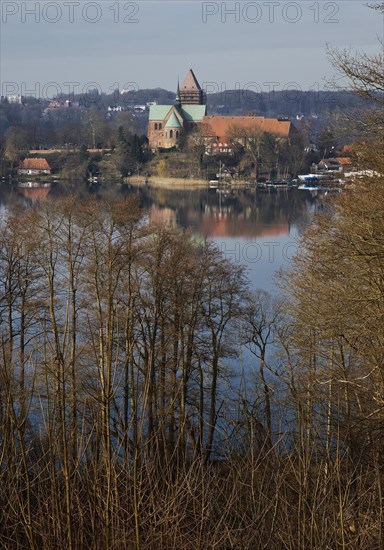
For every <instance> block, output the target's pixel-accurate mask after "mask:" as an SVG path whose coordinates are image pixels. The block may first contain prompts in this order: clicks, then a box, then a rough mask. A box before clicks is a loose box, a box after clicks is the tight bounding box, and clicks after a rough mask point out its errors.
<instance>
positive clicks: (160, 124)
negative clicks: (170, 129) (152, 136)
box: [159, 122, 163, 130]
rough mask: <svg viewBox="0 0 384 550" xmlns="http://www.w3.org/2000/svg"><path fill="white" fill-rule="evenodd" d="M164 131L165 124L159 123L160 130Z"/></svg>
mask: <svg viewBox="0 0 384 550" xmlns="http://www.w3.org/2000/svg"><path fill="white" fill-rule="evenodd" d="M162 129H163V123H162V122H159V130H162Z"/></svg>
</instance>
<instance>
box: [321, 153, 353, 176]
mask: <svg viewBox="0 0 384 550" xmlns="http://www.w3.org/2000/svg"><path fill="white" fill-rule="evenodd" d="M352 169H353V162H352V159H351V158H350V157H336V158H329V159H323V160H321V161H320V162H319V164H318V165H317V170H318V171H328V172H350V171H351V170H352Z"/></svg>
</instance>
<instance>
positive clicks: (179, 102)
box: [175, 79, 181, 107]
mask: <svg viewBox="0 0 384 550" xmlns="http://www.w3.org/2000/svg"><path fill="white" fill-rule="evenodd" d="M175 104H176V105H178V106H179V107H180V105H181V99H180V84H179V79H177V91H176V98H175Z"/></svg>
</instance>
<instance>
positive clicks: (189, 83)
mask: <svg viewBox="0 0 384 550" xmlns="http://www.w3.org/2000/svg"><path fill="white" fill-rule="evenodd" d="M181 89H182V90H190V91H194V90H198V91H200V90H201V88H200V84H199V83H198V82H197V78H196V76H195V73H194V72H193V71H192V69H189V71H188V72H187V76H186V77H185V78H184V82H183V83H182V85H181Z"/></svg>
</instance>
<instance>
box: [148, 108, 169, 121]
mask: <svg viewBox="0 0 384 550" xmlns="http://www.w3.org/2000/svg"><path fill="white" fill-rule="evenodd" d="M171 109H172V105H151V106H150V108H149V120H161V121H163V120H164V119H165V117H166V116H167V114H168V113H169V111H170V110H171Z"/></svg>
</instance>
